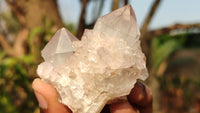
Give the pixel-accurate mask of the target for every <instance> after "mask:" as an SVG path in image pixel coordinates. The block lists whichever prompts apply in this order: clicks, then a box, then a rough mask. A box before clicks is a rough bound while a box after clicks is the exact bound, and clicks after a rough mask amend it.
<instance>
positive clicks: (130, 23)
mask: <svg viewBox="0 0 200 113" xmlns="http://www.w3.org/2000/svg"><path fill="white" fill-rule="evenodd" d="M139 35H140V33H139V29H138V27H137V23H136V17H135V14H134V11H133V9H132V7H131V6H130V5H127V6H124V7H122V8H120V9H118V10H116V11H114V12H111V13H110V14H107V15H105V16H103V17H101V18H99V19H98V21H97V22H96V24H95V27H94V29H93V30H85V32H84V34H83V36H82V40H81V41H79V40H77V39H75V37H74V36H73V35H72V34H71V33H70V32H69V31H67V30H66V29H64V28H62V29H61V30H59V31H58V32H57V33H56V34H55V35H54V36H53V38H52V39H51V40H50V42H49V43H48V44H47V45H46V47H45V48H44V49H43V50H42V56H43V58H44V59H45V62H43V63H41V64H40V65H39V66H38V69H37V73H38V75H39V76H40V77H41V78H42V79H43V80H44V81H45V82H47V83H49V84H51V85H52V86H53V87H55V88H56V89H57V91H58V93H59V95H60V98H59V101H60V102H61V103H63V104H65V105H67V106H68V107H69V108H70V109H71V110H72V111H73V113H99V112H100V111H101V110H102V108H103V107H104V105H105V104H106V103H108V102H110V101H113V100H115V99H117V98H120V97H125V96H126V95H128V94H129V93H130V91H131V89H132V88H133V87H134V84H135V82H136V80H137V79H142V80H145V79H146V78H147V76H148V72H147V69H146V66H145V65H146V64H145V56H144V54H143V53H142V51H141V48H140V41H139Z"/></svg>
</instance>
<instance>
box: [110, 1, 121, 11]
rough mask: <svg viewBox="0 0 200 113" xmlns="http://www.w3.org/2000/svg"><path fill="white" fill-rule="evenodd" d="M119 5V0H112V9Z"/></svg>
mask: <svg viewBox="0 0 200 113" xmlns="http://www.w3.org/2000/svg"><path fill="white" fill-rule="evenodd" d="M118 7H119V0H113V4H112V11H114V10H116V9H117V8H118Z"/></svg>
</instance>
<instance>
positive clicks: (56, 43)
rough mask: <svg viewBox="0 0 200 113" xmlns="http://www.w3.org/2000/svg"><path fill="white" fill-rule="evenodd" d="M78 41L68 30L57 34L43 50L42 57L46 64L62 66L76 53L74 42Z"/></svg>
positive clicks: (63, 29)
mask: <svg viewBox="0 0 200 113" xmlns="http://www.w3.org/2000/svg"><path fill="white" fill-rule="evenodd" d="M73 41H78V39H77V38H76V37H74V36H73V35H72V34H71V33H70V32H69V31H68V30H66V29H65V28H62V29H60V30H58V31H57V32H56V34H55V35H54V36H53V38H52V39H51V40H50V41H49V42H48V44H47V45H46V46H45V48H44V49H43V50H42V57H43V58H44V59H45V61H46V62H50V63H54V64H62V63H64V62H65V61H66V58H67V57H69V56H71V55H72V54H73V52H74V48H73V47H72V42H73Z"/></svg>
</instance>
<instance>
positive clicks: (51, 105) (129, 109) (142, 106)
mask: <svg viewBox="0 0 200 113" xmlns="http://www.w3.org/2000/svg"><path fill="white" fill-rule="evenodd" d="M32 87H33V89H34V92H35V95H36V97H37V100H38V102H39V106H40V110H41V113H72V112H71V110H70V109H69V108H68V107H67V106H65V105H63V104H61V103H59V102H58V93H57V91H56V89H55V88H53V87H52V86H51V85H49V84H47V83H45V82H43V81H41V80H40V79H38V78H37V79H35V80H34V81H33V84H32ZM127 97H128V101H127V102H119V103H114V104H111V105H106V106H105V107H104V109H103V110H102V112H101V113H138V111H139V112H140V113H152V93H151V91H150V89H149V88H148V87H146V86H145V85H143V84H142V83H140V82H137V83H136V84H135V87H134V88H133V89H132V91H131V93H130V94H129V95H128V96H127Z"/></svg>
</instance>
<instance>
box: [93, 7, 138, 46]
mask: <svg viewBox="0 0 200 113" xmlns="http://www.w3.org/2000/svg"><path fill="white" fill-rule="evenodd" d="M94 30H97V31H100V32H103V33H106V34H108V35H110V36H113V37H120V38H124V40H125V41H126V42H127V43H128V45H129V46H131V47H132V46H133V44H134V42H135V41H136V40H137V39H139V36H140V32H139V28H138V26H137V22H136V16H135V13H134V11H133V8H132V7H131V6H130V5H126V6H124V7H122V8H120V9H117V10H115V11H113V12H111V13H109V14H107V15H105V16H102V17H100V18H99V19H98V20H97V22H96V24H95V26H94Z"/></svg>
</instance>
